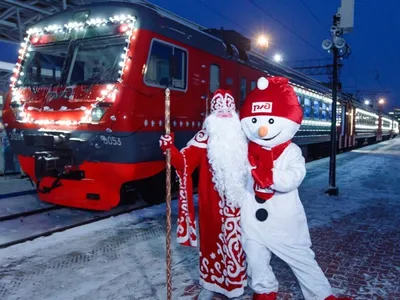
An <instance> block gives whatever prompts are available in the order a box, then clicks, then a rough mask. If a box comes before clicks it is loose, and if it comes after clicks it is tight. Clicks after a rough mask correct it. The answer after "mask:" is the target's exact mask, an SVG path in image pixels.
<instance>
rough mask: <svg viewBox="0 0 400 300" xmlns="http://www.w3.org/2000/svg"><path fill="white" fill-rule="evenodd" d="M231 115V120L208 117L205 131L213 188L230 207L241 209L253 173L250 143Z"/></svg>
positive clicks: (213, 116) (234, 117) (236, 118)
mask: <svg viewBox="0 0 400 300" xmlns="http://www.w3.org/2000/svg"><path fill="white" fill-rule="evenodd" d="M232 114H233V117H232V118H219V117H217V116H216V115H215V114H212V115H210V116H208V117H207V118H206V120H205V121H204V129H205V131H206V133H207V135H208V142H207V156H208V161H209V163H210V165H211V168H212V175H213V176H212V181H213V183H214V185H215V187H214V188H215V189H216V190H217V191H218V193H219V195H220V197H221V198H222V199H225V200H226V203H227V205H228V206H230V207H241V206H242V203H243V201H244V199H245V197H246V195H247V193H246V185H247V180H248V177H249V176H248V175H249V173H250V164H249V161H248V157H247V153H248V143H247V138H246V136H245V134H244V133H243V131H242V127H241V124H240V120H239V116H238V115H237V113H235V112H234V113H232Z"/></svg>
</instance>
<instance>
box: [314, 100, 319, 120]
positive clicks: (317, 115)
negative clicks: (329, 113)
mask: <svg viewBox="0 0 400 300" xmlns="http://www.w3.org/2000/svg"><path fill="white" fill-rule="evenodd" d="M319 107H320V103H319V101H317V100H314V106H313V115H314V120H319Z"/></svg>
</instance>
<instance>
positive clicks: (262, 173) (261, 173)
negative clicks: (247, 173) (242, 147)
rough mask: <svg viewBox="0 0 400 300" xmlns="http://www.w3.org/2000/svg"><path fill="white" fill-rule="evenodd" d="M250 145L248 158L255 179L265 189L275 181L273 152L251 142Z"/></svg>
mask: <svg viewBox="0 0 400 300" xmlns="http://www.w3.org/2000/svg"><path fill="white" fill-rule="evenodd" d="M249 146H250V147H249V155H248V158H249V163H250V165H251V166H252V170H251V174H252V175H253V178H254V181H255V182H256V183H257V185H259V186H260V187H261V188H263V189H265V188H267V187H270V186H271V185H272V184H273V183H274V182H273V173H272V168H273V164H274V161H273V157H272V152H271V151H267V150H264V149H262V148H261V147H260V146H259V145H254V144H250V145H249Z"/></svg>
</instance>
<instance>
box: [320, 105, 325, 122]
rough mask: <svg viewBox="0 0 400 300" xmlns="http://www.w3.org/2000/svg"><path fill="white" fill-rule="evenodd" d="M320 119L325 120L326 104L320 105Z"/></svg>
mask: <svg viewBox="0 0 400 300" xmlns="http://www.w3.org/2000/svg"><path fill="white" fill-rule="evenodd" d="M321 119H322V120H326V103H322V112H321Z"/></svg>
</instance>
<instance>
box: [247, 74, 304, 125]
mask: <svg viewBox="0 0 400 300" xmlns="http://www.w3.org/2000/svg"><path fill="white" fill-rule="evenodd" d="M256 116H275V117H282V118H286V119H289V120H291V121H293V122H295V123H297V124H299V125H300V124H301V121H302V120H303V110H302V109H301V106H300V104H299V101H298V99H297V95H296V93H295V92H294V89H293V88H292V87H291V86H290V85H289V80H288V79H287V78H284V77H269V78H268V79H267V78H265V77H260V78H259V79H258V81H257V88H256V89H254V90H253V91H252V92H251V93H250V94H249V95H248V96H247V98H246V100H245V101H244V103H243V105H242V108H241V109H240V120H242V119H244V118H247V117H256Z"/></svg>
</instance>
